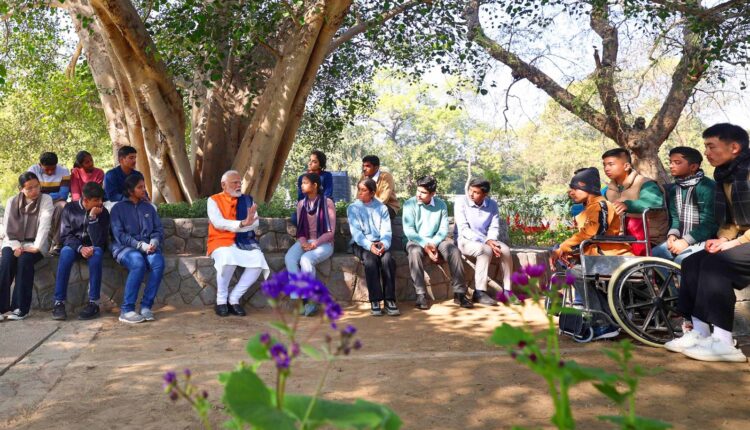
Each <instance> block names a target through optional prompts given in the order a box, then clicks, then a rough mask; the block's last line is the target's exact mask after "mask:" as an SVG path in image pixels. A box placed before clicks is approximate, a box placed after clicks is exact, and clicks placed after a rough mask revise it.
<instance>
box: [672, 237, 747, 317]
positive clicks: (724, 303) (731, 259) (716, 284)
mask: <svg viewBox="0 0 750 430" xmlns="http://www.w3.org/2000/svg"><path fill="white" fill-rule="evenodd" d="M748 284H750V243H749V244H744V245H740V246H736V247H734V248H732V249H730V250H727V251H723V252H719V253H717V254H710V253H708V252H706V251H699V252H696V253H695V254H693V255H691V256H689V257H688V258H686V259H684V260H683V261H682V285H681V286H680V292H679V300H678V304H677V309H678V310H679V311H680V313H681V314H682V315H683V316H684V317H685V318H690V317H692V316H695V317H697V318H698V319H700V320H701V321H705V322H707V323H710V324H713V325H715V326H717V327H720V328H723V329H724V330H727V331H732V327H733V325H734V305H735V302H736V301H737V297H736V296H735V295H734V290H741V289H743V288H745V287H746V286H747V285H748Z"/></svg>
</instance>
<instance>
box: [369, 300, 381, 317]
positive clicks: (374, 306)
mask: <svg viewBox="0 0 750 430" xmlns="http://www.w3.org/2000/svg"><path fill="white" fill-rule="evenodd" d="M370 315H372V316H374V317H382V316H383V308H381V307H380V302H379V301H378V302H370Z"/></svg>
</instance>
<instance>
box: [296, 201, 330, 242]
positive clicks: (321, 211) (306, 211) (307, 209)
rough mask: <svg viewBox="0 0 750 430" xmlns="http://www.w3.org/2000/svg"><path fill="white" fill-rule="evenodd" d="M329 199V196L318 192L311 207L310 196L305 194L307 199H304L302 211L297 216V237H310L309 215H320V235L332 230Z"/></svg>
mask: <svg viewBox="0 0 750 430" xmlns="http://www.w3.org/2000/svg"><path fill="white" fill-rule="evenodd" d="M327 200H328V198H327V197H325V196H324V195H322V194H318V197H316V198H315V201H314V202H313V204H312V207H311V206H310V199H309V197H307V196H305V199H304V200H302V213H301V214H299V216H298V217H297V239H299V238H300V237H304V238H306V239H309V238H310V223H309V222H307V217H308V215H316V216H317V217H318V226H317V227H318V229H317V230H318V237H320V236H322V235H323V233H328V232H329V231H331V221H330V220H329V219H328V204H327V203H328V202H327Z"/></svg>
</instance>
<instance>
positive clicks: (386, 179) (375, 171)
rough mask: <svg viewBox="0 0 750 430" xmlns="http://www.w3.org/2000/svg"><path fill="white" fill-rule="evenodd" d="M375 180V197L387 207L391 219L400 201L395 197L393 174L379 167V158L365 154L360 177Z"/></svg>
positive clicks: (396, 211) (394, 216)
mask: <svg viewBox="0 0 750 430" xmlns="http://www.w3.org/2000/svg"><path fill="white" fill-rule="evenodd" d="M365 178H370V179H372V180H373V181H375V186H376V188H375V198H376V199H378V200H380V202H381V203H383V204H385V205H386V207H387V208H388V215H389V216H390V217H391V219H393V218H396V214H397V213H398V209H399V207H400V206H401V203H400V202H399V201H398V198H396V181H394V180H393V175H391V174H390V173H388V172H385V171H383V170H381V169H380V158H378V157H377V156H376V155H367V156H365V157H364V158H363V159H362V178H361V179H365Z"/></svg>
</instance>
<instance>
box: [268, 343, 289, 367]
mask: <svg viewBox="0 0 750 430" xmlns="http://www.w3.org/2000/svg"><path fill="white" fill-rule="evenodd" d="M271 357H273V359H274V361H276V367H277V368H279V369H282V370H284V369H288V368H289V364H290V362H291V359H290V358H289V353H288V352H287V350H286V346H284V344H283V343H277V344H275V345H274V346H272V347H271Z"/></svg>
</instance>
